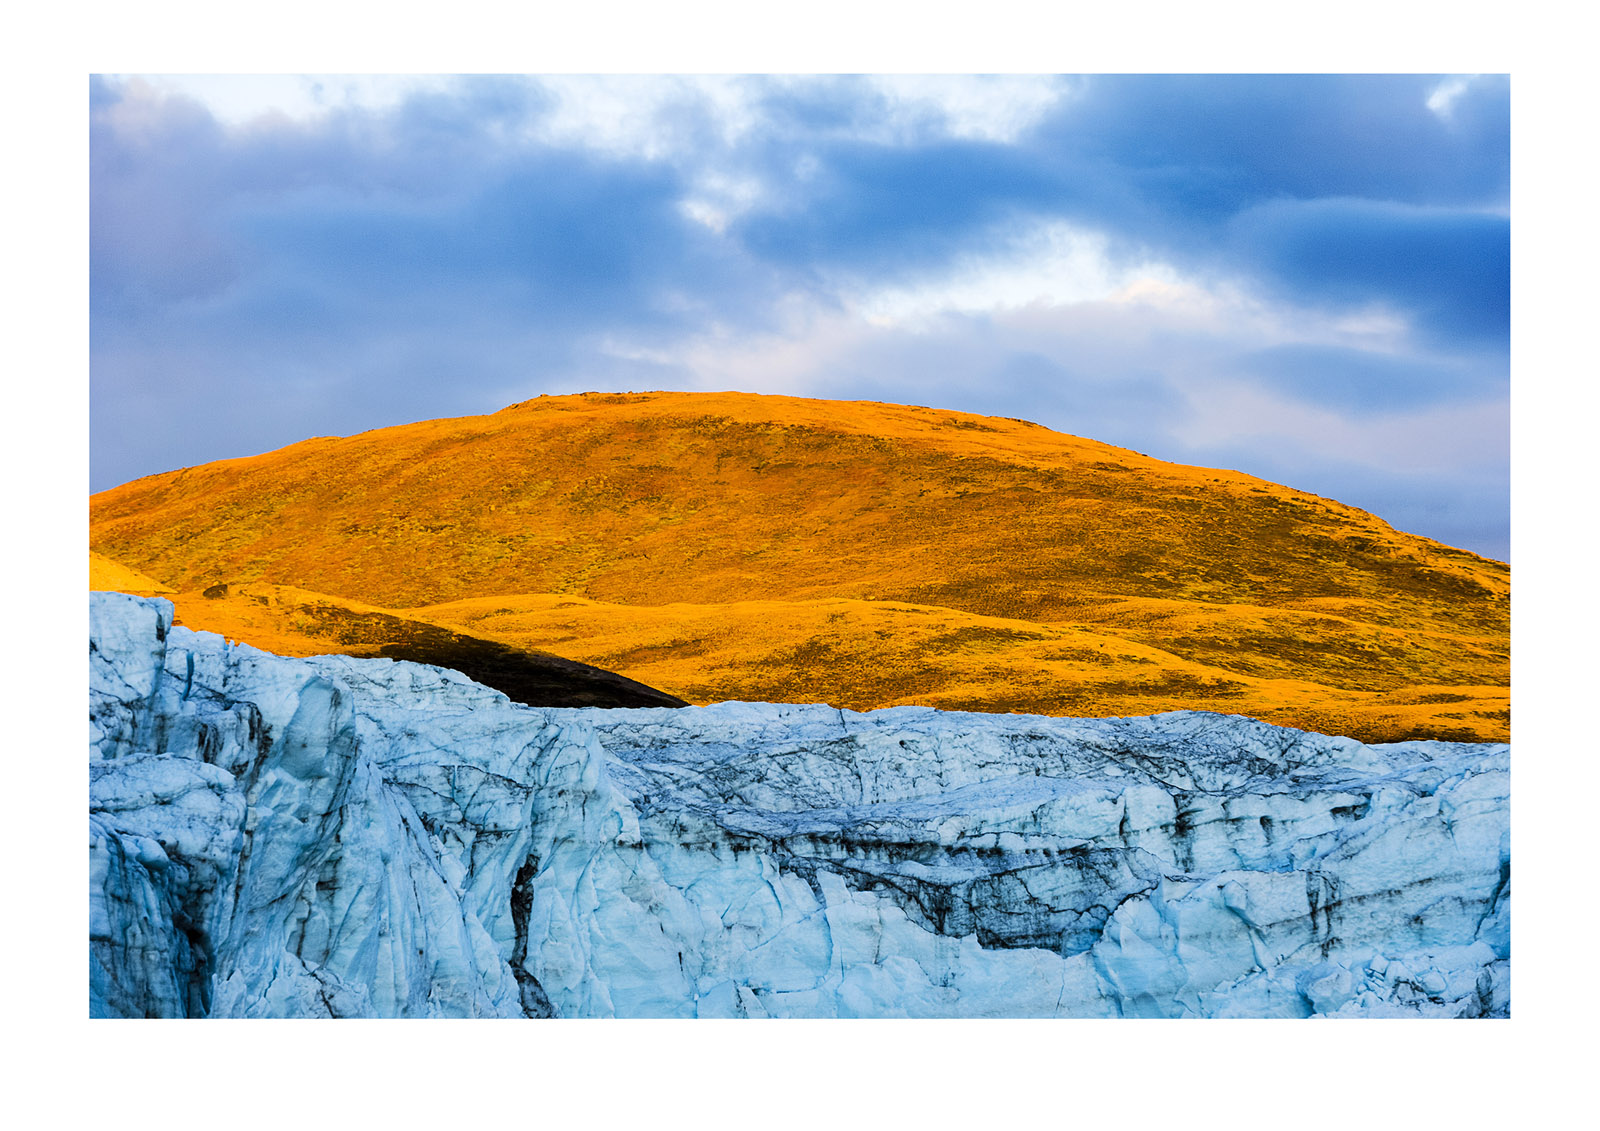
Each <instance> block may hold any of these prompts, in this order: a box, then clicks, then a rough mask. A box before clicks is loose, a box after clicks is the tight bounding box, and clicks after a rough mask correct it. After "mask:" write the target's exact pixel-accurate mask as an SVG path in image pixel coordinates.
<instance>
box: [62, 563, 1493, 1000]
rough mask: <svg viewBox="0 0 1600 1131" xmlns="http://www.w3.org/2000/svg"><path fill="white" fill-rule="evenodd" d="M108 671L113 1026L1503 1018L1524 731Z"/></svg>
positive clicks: (197, 637) (257, 663)
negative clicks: (126, 1021) (1404, 738)
mask: <svg viewBox="0 0 1600 1131" xmlns="http://www.w3.org/2000/svg"><path fill="white" fill-rule="evenodd" d="M89 652H90V742H89V759H90V816H89V854H90V863H91V867H90V884H89V912H90V925H89V935H90V965H89V990H90V1012H91V1014H92V1015H93V1016H97V1017H130V1016H131V1017H184V1016H189V1017H199V1016H210V1017H368V1016H378V1017H426V1016H452V1017H460V1016H466V1017H474V1016H477V1017H595V1016H617V1017H763V1016H774V1017H776V1016H790V1017H891V1016H893V1017H901V1016H911V1017H969V1016H970V1017H1038V1016H1063V1017H1119V1016H1122V1017H1126V1016H1142V1017H1206V1016H1217V1017H1221V1016H1249V1017H1262V1016H1285V1017H1306V1016H1312V1015H1336V1016H1345V1015H1363V1016H1446V1017H1484V1016H1491V1017H1492V1016H1507V1015H1509V1010H1510V961H1509V959H1510V847H1509V808H1508V804H1509V802H1508V785H1509V758H1510V752H1509V749H1508V747H1506V746H1504V745H1497V744H1457V743H1443V742H1406V743H1398V744H1392V745H1372V746H1369V745H1363V744H1361V743H1359V742H1356V741H1354V740H1352V739H1348V738H1334V737H1328V736H1324V735H1317V734H1308V733H1303V732H1300V731H1296V730H1290V729H1285V728H1281V727H1274V726H1270V725H1267V724H1265V723H1260V722H1255V721H1252V720H1249V719H1245V718H1241V717H1235V716H1222V715H1214V714H1206V713H1198V712H1177V713H1173V714H1166V715H1157V716H1153V717H1150V718H1129V719H1057V718H1043V717H1038V716H1022V715H981V714H962V713H954V712H943V711H936V710H933V709H930V708H920V707H899V708H891V709H886V710H880V711H873V712H869V713H866V714H857V713H854V712H850V711H840V710H836V709H834V708H832V707H826V706H814V705H812V706H800V705H789V704H765V703H724V704H719V705H717V706H712V707H698V708H696V707H691V708H678V709H671V708H660V709H629V710H596V709H584V710H573V709H556V708H533V707H526V706H522V705H520V704H516V703H512V702H511V701H509V700H508V699H506V697H505V696H503V695H501V694H500V693H499V692H497V691H493V690H491V689H489V688H487V687H483V686H481V685H479V684H476V683H473V682H471V681H470V680H468V679H466V677H464V676H461V675H459V674H458V673H455V672H452V671H448V670H444V669H439V668H431V667H425V666H422V665H416V664H408V663H396V662H393V661H389V660H370V659H368V660H361V659H352V658H348V657H339V656H327V657H317V658H312V659H291V658H286V657H280V656H274V655H270V654H268V653H265V652H261V651H258V650H256V649H254V648H251V647H248V646H244V645H237V644H231V643H229V642H228V641H226V640H224V639H223V638H221V637H219V636H215V635H213V634H210V633H199V632H191V631H189V630H187V629H183V628H177V627H174V626H173V625H172V607H171V605H170V604H168V603H167V602H166V601H163V600H159V599H143V598H136V597H130V596H125V595H122V594H116V593H97V594H93V595H91V616H90V643H89Z"/></svg>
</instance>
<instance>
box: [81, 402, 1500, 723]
mask: <svg viewBox="0 0 1600 1131" xmlns="http://www.w3.org/2000/svg"><path fill="white" fill-rule="evenodd" d="M91 548H92V549H93V550H95V551H97V552H99V553H101V554H104V555H106V556H107V557H109V558H111V559H114V560H115V561H116V562H118V563H121V564H122V565H123V566H125V567H128V568H131V569H134V570H137V571H139V572H141V573H144V574H147V575H148V576H149V577H150V578H153V579H159V580H160V583H162V584H165V585H167V586H170V587H172V588H173V589H174V590H177V591H178V595H177V597H175V598H174V599H175V601H176V603H177V604H178V607H179V619H180V621H182V622H184V623H190V621H189V619H188V618H191V617H199V618H203V617H204V616H206V615H208V614H207V613H206V612H205V609H204V602H205V599H204V598H203V597H201V596H200V594H202V593H203V592H204V591H205V590H207V589H210V588H213V587H215V586H217V585H219V584H226V585H230V586H234V587H238V586H245V587H247V588H248V587H252V586H267V587H274V586H276V587H291V588H295V589H299V590H303V591H308V592H309V593H311V594H320V595H326V596H328V597H332V598H338V599H341V600H345V601H354V602H361V603H366V604H368V605H370V606H371V607H375V608H382V609H385V610H389V611H390V612H398V611H404V615H405V616H406V617H407V618H410V619H414V620H416V621H418V622H426V623H431V624H437V625H441V626H445V627H447V628H449V629H450V630H452V631H459V632H467V633H470V634H472V635H473V636H474V637H477V638H482V639H492V640H497V641H500V642H503V643H506V644H509V645H514V646H516V647H521V648H531V649H551V650H553V651H556V652H559V653H561V654H562V655H566V656H569V657H572V658H574V659H579V660H582V661H584V662H586V663H592V664H599V665H601V666H603V667H606V668H610V669H611V670H613V671H617V672H620V673H622V674H624V675H626V676H629V677H631V678H634V679H639V680H642V681H644V682H647V683H650V684H652V685H653V686H656V687H660V688H662V689H663V690H664V691H667V692H669V693H671V694H674V695H678V696H681V697H682V698H684V699H687V700H690V701H692V702H708V701H713V700H715V699H725V698H742V699H782V700H789V701H823V702H830V703H833V704H834V705H836V706H846V707H852V708H856V709H866V708H870V707H876V706H886V705H890V704H895V703H927V704H930V705H934V706H941V707H949V708H958V709H972V710H995V711H1008V710H1021V711H1028V712H1034V713H1041V714H1058V715H1063V714H1075V715H1101V714H1145V713H1150V712H1153V711H1159V710H1168V709H1178V708H1190V707H1194V708H1205V709H1212V710H1223V711H1228V712H1234V713H1241V714H1249V715H1254V716H1256V717H1259V718H1263V719H1266V720H1268V721H1271V722H1276V723H1280V724H1288V725H1303V726H1307V727H1310V728H1313V729H1321V730H1331V731H1334V732H1337V733H1349V734H1353V735H1356V736H1357V737H1362V738H1364V739H1367V740H1370V741H1382V740H1386V739H1394V738H1400V737H1406V736H1411V735H1419V736H1420V735H1424V734H1426V735H1429V736H1433V737H1441V738H1456V739H1465V738H1479V739H1486V740H1503V739H1504V738H1506V737H1507V733H1508V718H1509V716H1508V711H1507V693H1506V688H1507V686H1508V683H1509V651H1508V643H1509V631H1508V630H1509V594H1510V573H1509V568H1508V567H1507V566H1505V565H1503V564H1501V563H1498V562H1493V561H1489V560H1487V559H1484V558H1481V557H1478V556H1477V555H1474V554H1471V553H1468V552H1466V551H1462V550H1457V549H1453V548H1451V547H1448V546H1443V545H1440V544H1439V543H1436V542H1432V541H1429V540H1428V539H1424V538H1419V537H1416V536H1414V535H1409V534H1405V533H1402V532H1399V531H1396V530H1394V529H1392V528H1391V527H1389V526H1388V525H1387V524H1386V523H1384V522H1383V521H1381V520H1380V519H1378V518H1376V517H1375V516H1373V515H1370V514H1367V513H1365V512H1363V511H1360V510H1357V509H1355V508H1353V507H1348V506H1345V505H1343V504H1341V503H1338V502H1335V501H1333V500H1330V499H1325V498H1321V497H1318V496H1315V495H1309V494H1306V493H1303V492H1297V491H1294V490H1292V489H1290V488H1287V487H1283V486H1279V485H1277V484H1272V483H1268V482H1265V481H1263V480H1259V479H1255V478H1253V477H1251V476H1247V475H1243V474H1240V473H1237V472H1229V471H1218V470H1212V469H1205V468H1195V467H1185V466H1182V465H1177V464H1171V463H1165V462H1163V461H1160V460H1155V459H1151V458H1149V457H1147V456H1144V455H1140V454H1139V453H1136V452H1132V451H1128V450H1127V449H1122V448H1116V447H1112V446H1110V445H1106V444H1101V443H1097V442H1095V441H1092V440H1086V439H1081V438H1078V437H1073V436H1068V435H1064V434H1061V433H1057V432H1053V431H1050V430H1049V429H1046V428H1042V427H1040V426H1038V425H1034V424H1029V423H1027V422H1024V421H1015V420H1005V419H997V418H991V417H980V416H973V415H969V414H963V413H955V412H948V411H942V410H935V409H927V408H916V407H907V406H898V405H884V404H876V403H868V402H837V401H812V400H803V399H797V398H789V397H768V396H755V395H750V394H734V393H652V394H638V395H632V394H628V395H620V394H619V395H601V394H583V395H579V396H570V397H543V398H538V399H536V400H533V401H527V402H524V403H522V404H518V405H513V406H511V407H510V408H507V409H504V410H502V411H500V412H498V413H494V414H491V415H488V416H480V417H462V418H456V419H448V420H437V421H426V422H422V423H418V424H411V425H404V426H401V427H397V428H388V429H382V430H377V431H372V432H366V433H362V434H360V435H357V436H351V437H345V438H328V437H323V438H318V439H314V440H308V441H305V442H303V443H300V444H296V445H293V446H291V447H288V448H284V449H281V450H279V451H276V452H269V453H266V454H264V455H260V456H252V457H248V458H244V459H236V460H226V461H221V462H218V463H213V464H207V465H204V466H202V467H195V468H186V469H183V470H180V471H175V472H170V473H167V474H164V475H158V476H152V477H149V478H145V479H140V480H136V481H134V482H132V483H128V484H124V485H123V486H121V487H117V488H114V489H113V490H110V491H106V492H102V493H101V494H99V495H96V496H94V497H93V498H92V499H91ZM196 627H205V625H204V624H198V623H197V624H196Z"/></svg>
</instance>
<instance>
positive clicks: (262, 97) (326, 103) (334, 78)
mask: <svg viewBox="0 0 1600 1131" xmlns="http://www.w3.org/2000/svg"><path fill="white" fill-rule="evenodd" d="M109 77H116V76H109ZM138 77H139V78H140V79H142V80H143V81H144V82H146V83H148V84H149V85H150V86H152V87H154V88H155V89H156V90H158V91H162V92H166V93H170V94H179V95H183V96H185V97H188V98H192V99H194V100H195V101H197V102H199V103H200V104H201V105H203V106H204V107H205V108H206V109H207V110H209V111H210V112H211V114H212V116H213V117H215V118H216V119H217V120H218V121H220V122H222V123H224V124H225V125H229V126H243V125H249V124H250V123H251V122H253V121H256V120H257V119H259V118H263V117H270V116H273V115H282V116H284V117H288V118H296V119H310V118H317V117H320V116H322V115H324V114H326V113H328V112H330V111H332V110H338V109H346V108H360V109H366V110H384V109H387V108H389V107H391V106H394V105H397V104H398V103H399V102H401V101H402V100H403V99H404V98H405V97H406V96H407V95H409V94H411V93H413V92H415V91H418V90H442V89H446V88H447V87H448V85H449V83H450V82H451V81H452V80H451V79H449V78H448V77H446V76H439V75H140V76H138Z"/></svg>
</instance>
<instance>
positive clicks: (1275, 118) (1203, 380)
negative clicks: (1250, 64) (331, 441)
mask: <svg viewBox="0 0 1600 1131" xmlns="http://www.w3.org/2000/svg"><path fill="white" fill-rule="evenodd" d="M1509 111H1510V107H1509V84H1508V82H1507V80H1506V79H1505V78H1504V77H1495V76H1470V77H1469V76H1447V75H1430V76H1360V77H1355V76H1350V77H1346V76H1289V77H1275V76H1233V77H1225V76H1218V77H1210V76H1171V77H1138V76H1104V77H1090V78H1078V77H1026V76H1005V77H991V78H984V77H943V78H938V77H929V78H915V77H903V76H896V77H891V78H828V77H816V78H757V77H751V78H738V77H725V78H693V79H691V78H673V77H663V78H610V79H605V78H582V77H568V76H563V77H551V78H520V77H519V78H488V77H474V78H463V79H449V78H428V79H416V80H409V79H399V78H395V79H379V78H371V77H365V78H359V79H353V78H342V77H338V76H321V77H281V78H272V77H268V78H261V77H253V78H242V77H234V78H229V77H217V78H204V77H198V78H197V77H192V76H191V77H185V78H169V77H162V76H146V77H143V78H135V77H104V78H97V79H94V80H92V83H91V91H90V112H91V147H90V167H91V188H90V203H91V220H90V272H91V279H90V317H91V334H90V337H91V414H90V421H91V487H92V489H94V490H100V489H104V488H106V487H110V486H113V485H115V484H117V483H120V482H123V481H125V480H127V479H130V478H134V477H137V476H139V475H145V474H150V473H153V472H157V471H164V470H168V469H170V468H173V467H179V466H185V465H189V464H194V463H199V462H203V461H206V460H211V459H219V458H225V457H229V456H236V455H243V454H249V453H252V452H258V451H263V450H267V449H270V448H274V447H278V446H281V445H283V444H288V443H293V442H295V441H297V440H300V439H304V438H306V437H307V436H312V435H327V434H347V433H351V432H357V431H362V430H364V429H368V428H375V427H381V426H385V425H389V424H396V423H401V422H404V421H408V420H416V419H423V418H427V417H435V416H446V415H461V414H466V413H478V412H489V411H493V410H495V409H497V408H500V407H502V406H504V405H505V404H508V403H511V402H513V401H516V400H520V399H523V398H526V397H529V396H533V395H537V394H539V393H546V392H548V393H555V392H573V391H581V390H585V389H635V390H639V389H743V390H748V391H753V392H773V393H789V394H795V395H801V396H819V397H842V398H866V399H874V400H887V401H896V402H901V403H912V404H931V405H936V406H942V407H949V408H957V409H964V410H968V411H973V412H984V413H993V414H997V415H1003V416H1020V417H1025V418H1027V419H1031V420H1035V421H1038V422H1040V423H1042V424H1045V425H1048V426H1050V427H1052V428H1056V429H1059V430H1061V431H1064V432H1071V433H1074V434H1077V435H1083V436H1090V437H1094V438H1096V439H1100V440H1105V441H1108V442H1110V443H1115V444H1121V445H1125V446H1128V447H1131V448H1135V449H1137V450H1139V451H1142V452H1147V453H1149V454H1151V455H1154V456H1157V457H1160V458H1163V459H1170V460H1176V461H1180V462H1186V463H1197V464H1203V465H1211V466H1226V467H1235V468H1239V469H1241V470H1244V471H1248V472H1251V473H1253V474H1257V475H1261V476H1264V477H1266V478H1269V479H1273V480H1276V481H1279V482H1283V483H1287V484H1289V485H1291V486H1294V487H1298V488H1301V489H1304V490H1309V491H1314V492H1317V493H1319V494H1323V495H1329V496H1332V497H1335V498H1339V499H1341V500H1343V501H1345V502H1348V503H1352V504H1354V505H1357V506H1361V507H1364V508H1366V509H1368V510H1371V511H1374V512H1375V513H1377V514H1379V515H1381V516H1382V517H1384V518H1386V519H1387V520H1389V521H1390V522H1392V523H1393V524H1394V525H1396V526H1398V527H1400V528H1402V529H1406V530H1411V531H1415V532H1417V533H1420V534H1424V535H1427V536H1429V537H1434V538H1438V539H1440V540H1441V541H1444V542H1448V543H1451V544H1453V545H1458V546H1463V547H1466V548H1468V549H1472V550H1476V551H1478V552H1480V553H1484V554H1487V555H1489V556H1492V557H1496V558H1501V559H1506V558H1508V557H1509V503H1508V499H1509V495H1508V479H1509V425H1508V404H1509V388H1508V375H1509V341H1508V338H1509V322H1508V308H1509V290H1510V279H1509V238H1510V221H1509V167H1510V165H1509V160H1510V157H1509Z"/></svg>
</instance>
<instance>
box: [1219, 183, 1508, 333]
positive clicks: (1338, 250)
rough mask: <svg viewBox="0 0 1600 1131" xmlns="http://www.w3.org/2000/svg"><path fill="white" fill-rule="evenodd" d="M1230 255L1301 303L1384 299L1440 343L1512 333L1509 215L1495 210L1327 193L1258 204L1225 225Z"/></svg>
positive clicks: (1346, 303)
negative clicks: (1490, 212)
mask: <svg viewBox="0 0 1600 1131" xmlns="http://www.w3.org/2000/svg"><path fill="white" fill-rule="evenodd" d="M1233 233H1234V246H1235V251H1236V255H1237V256H1238V257H1239V258H1240V259H1241V260H1242V261H1244V262H1247V263H1253V264H1255V265H1256V267H1257V269H1258V270H1259V271H1260V272H1262V273H1263V274H1266V275H1268V276H1269V277H1270V278H1271V279H1272V280H1273V281H1274V282H1275V283H1277V284H1278V285H1279V286H1280V287H1282V288H1283V289H1285V290H1286V291H1287V292H1288V293H1289V294H1290V295H1291V296H1293V297H1295V298H1297V299H1300V300H1302V301H1312V302H1319V303H1327V304H1334V305H1343V306H1349V307H1359V306H1361V305H1362V304H1363V303H1383V304H1386V305H1388V306H1391V307H1394V308H1397V309H1400V310H1404V311H1407V312H1409V313H1410V314H1411V315H1412V316H1413V317H1415V318H1416V319H1418V320H1419V322H1420V323H1421V325H1422V327H1423V328H1424V329H1425V330H1427V331H1428V332H1429V333H1430V335H1431V336H1432V337H1434V338H1435V339H1437V340H1439V341H1441V342H1444V343H1451V342H1458V343H1463V344H1474V343H1477V342H1479V341H1485V342H1490V343H1504V342H1505V341H1506V340H1507V339H1508V338H1509V336H1510V332H1511V321H1510V319H1511V222H1510V220H1509V219H1507V218H1505V217H1503V216H1494V215H1485V214H1483V213H1478V212H1461V211H1457V210H1455V209H1443V208H1421V207H1417V206H1414V205H1394V204H1388V203H1374V202H1371V201H1362V200H1349V199H1343V198H1339V199H1332V200H1314V201H1305V202H1294V203H1272V204H1266V205H1261V206H1259V207H1257V208H1252V209H1250V210H1248V211H1246V212H1243V213H1241V214H1240V215H1239V216H1238V217H1237V218H1236V220H1235V222H1234V225H1233Z"/></svg>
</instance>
